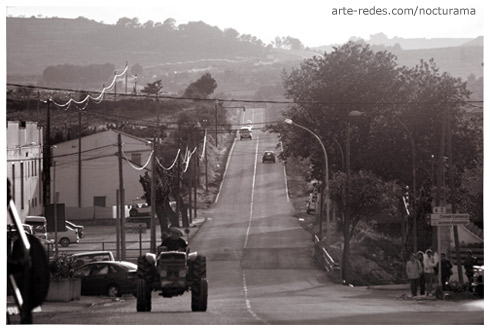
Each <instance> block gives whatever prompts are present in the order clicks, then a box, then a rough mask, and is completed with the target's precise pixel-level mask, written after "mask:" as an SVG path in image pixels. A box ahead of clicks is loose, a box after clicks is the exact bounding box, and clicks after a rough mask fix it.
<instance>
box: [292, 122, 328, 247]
mask: <svg viewBox="0 0 490 330" xmlns="http://www.w3.org/2000/svg"><path fill="white" fill-rule="evenodd" d="M284 121H285V123H286V124H289V125H294V126H297V127H299V128H302V129H304V130H305V131H307V132H309V133H310V134H312V135H313V136H314V137H315V138H316V139H317V140H318V142H319V143H320V146H321V147H322V151H323V157H324V158H325V209H326V210H325V220H326V223H327V230H328V226H329V224H330V219H329V205H328V204H329V203H328V195H329V192H328V155H327V150H326V149H325V146H324V145H323V142H322V139H321V138H320V137H319V136H318V135H317V134H316V133H315V132H313V131H312V130H310V129H309V128H307V127H304V126H302V125H300V124H297V123H295V122H293V121H292V120H291V119H286V120H284ZM322 207H323V205H322ZM319 231H320V235H319V239H320V242H321V241H322V239H323V233H322V219H320V229H319ZM328 243H329V242H327V244H328Z"/></svg>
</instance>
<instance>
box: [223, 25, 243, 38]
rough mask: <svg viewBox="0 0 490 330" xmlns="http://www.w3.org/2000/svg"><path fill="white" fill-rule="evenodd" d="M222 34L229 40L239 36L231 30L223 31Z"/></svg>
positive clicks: (235, 31)
mask: <svg viewBox="0 0 490 330" xmlns="http://www.w3.org/2000/svg"><path fill="white" fill-rule="evenodd" d="M223 34H224V36H225V37H227V38H230V39H236V38H238V36H239V35H240V33H238V31H237V30H235V29H231V28H229V29H225V30H224V32H223Z"/></svg>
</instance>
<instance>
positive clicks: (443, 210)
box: [432, 206, 447, 213]
mask: <svg viewBox="0 0 490 330" xmlns="http://www.w3.org/2000/svg"><path fill="white" fill-rule="evenodd" d="M446 212H447V210H446V207H445V206H436V207H434V208H433V209H432V213H446Z"/></svg>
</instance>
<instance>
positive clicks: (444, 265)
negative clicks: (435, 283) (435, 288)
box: [441, 253, 453, 290]
mask: <svg viewBox="0 0 490 330" xmlns="http://www.w3.org/2000/svg"><path fill="white" fill-rule="evenodd" d="M441 269H442V271H441V281H442V290H447V289H448V284H449V278H450V277H451V275H453V264H452V263H451V261H449V260H448V259H446V254H445V253H441Z"/></svg>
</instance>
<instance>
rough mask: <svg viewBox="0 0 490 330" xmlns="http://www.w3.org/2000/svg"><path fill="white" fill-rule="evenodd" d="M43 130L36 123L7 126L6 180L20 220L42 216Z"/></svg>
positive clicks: (10, 123) (9, 124)
mask: <svg viewBox="0 0 490 330" xmlns="http://www.w3.org/2000/svg"><path fill="white" fill-rule="evenodd" d="M42 143H43V130H42V128H40V127H38V126H37V123H35V122H14V121H9V122H7V178H8V179H9V180H10V184H11V194H12V198H13V200H14V202H15V205H16V207H17V210H18V212H19V215H20V217H21V219H24V218H25V216H27V215H41V214H42V213H43V187H42V171H43V161H42V159H43V145H42Z"/></svg>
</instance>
